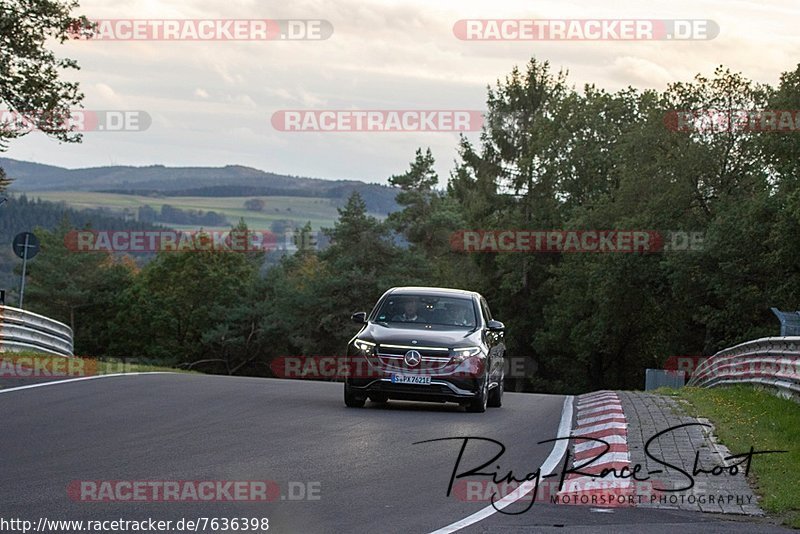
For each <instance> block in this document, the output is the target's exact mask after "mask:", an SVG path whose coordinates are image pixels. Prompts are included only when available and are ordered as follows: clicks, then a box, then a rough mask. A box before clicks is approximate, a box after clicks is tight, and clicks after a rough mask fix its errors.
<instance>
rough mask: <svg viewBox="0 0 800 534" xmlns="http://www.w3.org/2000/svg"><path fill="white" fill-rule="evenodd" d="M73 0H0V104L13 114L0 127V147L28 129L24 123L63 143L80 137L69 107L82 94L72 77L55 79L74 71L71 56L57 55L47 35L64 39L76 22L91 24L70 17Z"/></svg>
mask: <svg viewBox="0 0 800 534" xmlns="http://www.w3.org/2000/svg"><path fill="white" fill-rule="evenodd" d="M77 6H78V2H77V0H39V1H36V2H30V1H26V0H4V2H3V4H2V5H0V103H2V104H3V105H4V106H6V107H7V108H8V110H9V111H11V112H13V113H15V114H18V116H19V117H20V118H21V120H20V121H14V120H12V121H8V122H9V124H6V125H4V126H5V127H3V128H0V151H3V150H5V149H6V148H7V146H8V142H9V141H10V140H11V139H15V138H17V137H21V136H23V135H25V134H26V133H28V131H26V128H24V126H25V124H24V123H26V122H27V123H29V124H31V125H33V126H34V127H35V128H37V129H38V130H40V131H42V132H44V133H45V134H47V135H50V136H52V137H54V138H56V139H58V140H59V141H62V142H67V143H71V142H80V140H81V135H80V134H79V133H75V132H74V131H72V129H71V126H70V124H69V120H68V119H69V117H70V115H71V111H72V109H73V108H74V107H75V106H78V105H79V104H80V103H81V101H82V99H83V94H82V93H81V92H80V91H79V87H78V83H77V82H65V81H62V80H61V79H59V76H60V74H61V71H63V70H77V69H78V68H79V67H78V64H77V62H76V61H75V60H72V59H66V58H57V57H56V56H55V54H54V53H53V52H52V51H51V50H48V49H47V48H46V46H45V45H46V42H47V41H48V40H51V39H52V40H55V41H57V42H58V43H63V42H64V41H65V40H67V39H68V38H70V36H71V35H73V30H74V29H75V28H76V27H83V28H89V30H88V31H89V32H91V29H90V28H91V26H90V25H89V23H88V21H87V20H86V18H85V17H77V18H76V17H73V16H72V15H71V12H72V11H73V10H74V9H75V8H76V7H77Z"/></svg>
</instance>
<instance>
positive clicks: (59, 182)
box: [0, 158, 397, 214]
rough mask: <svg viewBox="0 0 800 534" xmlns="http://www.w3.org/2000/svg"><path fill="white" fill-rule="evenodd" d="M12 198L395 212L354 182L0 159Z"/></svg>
mask: <svg viewBox="0 0 800 534" xmlns="http://www.w3.org/2000/svg"><path fill="white" fill-rule="evenodd" d="M0 167H2V168H3V169H5V171H6V174H7V175H8V176H9V178H12V179H13V180H14V183H13V184H12V185H11V187H10V188H9V189H10V190H11V191H16V192H36V191H95V192H110V193H122V194H135V195H158V196H208V197H250V196H298V197H320V198H330V199H341V200H342V201H343V200H344V199H346V198H347V197H348V196H349V195H350V194H351V193H352V192H353V191H358V192H359V194H360V195H361V196H362V197H363V198H364V201H365V202H366V204H367V209H368V210H369V211H370V212H373V213H383V214H388V213H391V212H392V211H395V210H396V209H397V204H396V203H395V196H396V195H397V190H396V189H393V188H391V187H387V186H384V185H379V184H368V183H365V182H361V181H358V180H322V179H319V178H306V177H301V176H289V175H283V174H275V173H271V172H265V171H260V170H258V169H253V168H250V167H243V166H240V165H227V166H225V167H165V166H163V165H152V166H148V167H128V166H111V167H91V168H85V169H65V168H63V167H55V166H52V165H42V164H40V163H31V162H27V161H18V160H14V159H9V158H0Z"/></svg>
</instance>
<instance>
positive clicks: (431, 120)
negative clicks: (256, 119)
mask: <svg viewBox="0 0 800 534" xmlns="http://www.w3.org/2000/svg"><path fill="white" fill-rule="evenodd" d="M271 123H272V127H273V128H275V129H276V130H278V131H280V132H477V131H480V129H481V127H483V113H482V112H480V111H476V110H452V109H439V110H422V109H416V110H389V109H383V110H376V109H373V110H281V111H276V112H275V113H273V115H272V119H271Z"/></svg>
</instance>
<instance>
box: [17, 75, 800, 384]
mask: <svg viewBox="0 0 800 534" xmlns="http://www.w3.org/2000/svg"><path fill="white" fill-rule="evenodd" d="M487 109H488V111H487V116H486V121H485V127H484V131H483V132H482V134H481V137H480V140H479V141H478V142H477V143H471V142H469V141H468V140H467V139H465V138H464V139H462V140H461V142H460V144H459V154H460V156H459V159H458V161H457V162H456V164H455V167H454V168H453V170H452V172H451V174H450V176H449V177H447V178H446V179H443V180H442V179H440V177H439V176H437V175H436V173H435V172H434V170H433V169H434V165H433V164H434V155H433V154H431V152H430V151H429V150H424V149H420V150H419V151H418V152H417V154H416V156H415V157H414V159H413V161H412V162H411V165H410V167H409V169H408V170H407V171H406V172H405V173H403V174H398V175H395V176H392V177H390V178H389V183H390V184H391V185H392V186H393V187H394V188H395V189H396V190H397V191H398V194H397V197H396V199H397V203H398V204H399V206H400V209H399V210H397V211H395V212H393V213H392V214H391V215H390V216H389V217H388V219H386V220H385V221H379V220H377V219H375V218H373V217H370V216H368V215H367V211H368V210H367V209H366V205H365V203H364V200H363V199H362V198H361V197H360V196H359V195H358V194H357V193H353V194H351V195H350V196H349V198H348V199H347V202H346V204H344V205H343V206H342V207H341V208H340V210H339V219H338V221H337V222H336V224H335V226H334V227H333V228H331V229H328V230H326V232H327V234H328V235H329V237H330V238H331V241H332V244H331V246H329V247H328V248H327V249H325V250H323V251H319V252H317V251H314V250H306V249H301V250H300V251H298V252H297V253H296V254H294V255H291V256H286V257H284V258H283V259H282V260H281V261H280V262H278V263H277V264H276V265H274V266H273V267H272V268H270V269H268V270H267V271H266V273H264V272H263V270H262V269H261V266H262V265H263V263H264V258H263V254H262V253H253V252H250V253H214V252H193V253H166V252H165V253H160V254H158V255H157V256H156V257H155V258H154V259H153V260H152V261H150V262H149V263H147V264H146V265H145V266H143V267H140V266H137V265H136V264H135V263H133V262H131V261H128V260H126V259H125V258H115V257H111V256H107V255H104V254H87V253H84V254H74V253H69V252H67V250H66V249H65V247H64V245H63V236H64V234H65V233H66V232H67V231H68V230H69V227H70V226H69V225H68V224H64V225H62V226H60V227H58V228H56V229H55V230H51V231H42V232H41V239H42V252H41V254H40V257H38V258H37V259H36V262H35V264H34V265H32V268H31V272H30V280H29V287H30V295H29V297H26V301H28V302H29V304H30V307H31V308H32V309H34V310H35V311H38V312H41V313H44V314H46V315H50V316H53V317H56V318H59V319H61V320H65V321H68V322H72V323H73V324H74V326H75V336H76V350H77V352H78V353H79V354H86V355H93V356H107V357H116V358H133V359H138V360H147V361H158V362H163V363H168V364H172V365H184V366H186V365H190V364H193V363H194V364H197V365H196V368H197V369H200V370H206V371H209V372H219V373H232V374H252V375H262V376H269V374H270V371H269V362H270V360H271V359H273V358H275V357H278V356H287V355H337V354H341V353H342V352H343V350H344V348H345V346H346V343H347V341H348V339H349V338H350V337H351V336H352V335H353V334H354V333H355V332H356V331H357V326H356V325H354V324H352V323H351V322H349V316H350V314H351V313H352V312H354V311H359V310H368V309H369V308H370V307H371V306H372V305H373V304H374V302H375V300H376V299H377V298H378V297H379V296H380V294H381V293H382V292H383V291H385V290H386V289H387V288H389V287H392V286H397V285H407V284H419V285H436V286H447V287H459V288H465V289H472V290H477V291H480V292H482V293H483V294H484V295H485V296H486V297H487V299H488V300H489V302H490V304H491V306H492V308H493V309H492V311H493V314H494V315H495V316H496V318H498V319H500V320H502V321H503V322H505V324H506V327H507V346H508V353H509V355H510V356H515V357H524V358H526V359H529V360H530V362H531V363H532V364H533V365H531V366H530V367H529V368H530V369H535V372H533V373H532V374H531V375H530V376H528V377H526V378H525V379H519V380H514V379H510V380H511V383H510V384H508V385H507V387H508V388H509V389H517V390H526V391H543V392H573V393H574V392H581V391H585V390H595V389H600V388H612V389H625V388H641V387H642V386H643V384H644V369H645V368H648V367H660V366H661V365H662V364H663V363H664V361H665V360H666V359H667V358H668V357H669V356H671V355H677V354H711V353H713V352H715V351H717V350H719V349H720V348H723V347H726V346H729V345H731V344H734V343H737V342H740V341H743V340H747V339H752V338H755V337H758V336H762V335H769V334H775V333H777V332H778V323H777V321H776V320H775V319H774V317H772V316H771V314H770V312H769V307H770V306H777V307H780V308H783V309H797V308H798V304H799V303H800V276H799V275H800V247H798V246H797V244H798V242H800V187H798V185H799V180H800V172H799V171H800V169H799V168H798V166H800V137H798V133H797V131H794V132H785V131H783V132H774V131H754V130H753V129H747V128H741V129H739V128H727V129H722V130H719V131H718V130H710V129H703V128H697V129H690V130H689V131H680V130H679V131H676V129H675V128H671V127H670V124H669V121H665V117H669V116H670V114H674V112H675V111H676V110H690V111H694V112H698V113H699V112H702V110H723V111H728V112H730V111H736V110H759V109H777V110H789V109H800V67H798V69H797V70H795V71H793V72H787V73H784V74H783V75H782V76H781V78H780V82H779V84H778V85H777V86H775V87H773V86H769V85H763V84H758V83H755V82H752V81H750V80H748V79H746V78H744V77H743V76H742V75H740V74H737V73H732V72H730V71H729V70H726V69H724V68H722V67H720V68H718V69H717V70H716V71H715V72H714V74H713V75H712V76H710V77H705V76H700V75H698V76H697V77H695V78H694V79H693V80H688V81H683V82H679V83H675V84H673V85H671V86H669V87H668V88H667V89H665V90H664V91H655V90H645V91H639V90H635V89H632V88H628V89H624V90H620V91H618V92H614V93H610V92H606V91H605V90H603V89H600V88H597V87H595V86H592V85H587V86H585V87H583V88H582V89H576V88H574V87H572V86H570V85H569V84H568V82H567V76H566V73H563V72H554V71H553V70H552V69H551V68H550V66H549V65H548V64H547V63H542V62H539V61H536V60H531V61H530V62H529V63H528V64H526V65H525V66H524V67H522V68H519V69H518V68H515V69H513V71H512V72H511V73H510V74H509V75H508V76H506V77H505V78H504V79H503V80H499V81H498V82H497V83H496V84H495V85H494V86H492V87H490V88H489V91H488V97H487ZM798 126H800V125H798ZM37 223H38V224H41V223H40V222H38V221H37ZM465 229H467V230H476V229H477V230H503V229H515V230H520V229H535V230H559V229H569V230H573V229H574V230H591V229H595V230H597V229H603V230H606V229H637V230H647V231H656V232H664V233H666V232H676V231H685V232H700V233H702V235H703V236H704V239H703V247H702V249H699V250H698V249H694V250H689V251H687V250H673V251H663V252H659V253H646V254H645V253H637V252H633V253H596V254H589V253H522V252H507V253H465V252H459V251H457V250H453V248H452V247H451V243H450V240H451V236H452V235H453V234H454V233H456V232H459V231H463V230H465ZM304 231H306V232H307V231H308V227H306V229H305V230H304ZM28 299H29V300H28ZM198 362H201V363H198Z"/></svg>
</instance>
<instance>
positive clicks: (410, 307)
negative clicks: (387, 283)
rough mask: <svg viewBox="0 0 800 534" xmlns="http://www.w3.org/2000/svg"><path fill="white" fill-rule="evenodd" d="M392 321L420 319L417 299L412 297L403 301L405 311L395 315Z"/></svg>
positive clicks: (409, 321) (406, 321)
mask: <svg viewBox="0 0 800 534" xmlns="http://www.w3.org/2000/svg"><path fill="white" fill-rule="evenodd" d="M392 321H401V322H404V323H413V322H416V321H419V315H418V314H417V300H416V299H410V300H407V301H405V302H404V303H403V313H402V314H400V315H395V316H394V317H393V318H392Z"/></svg>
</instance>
